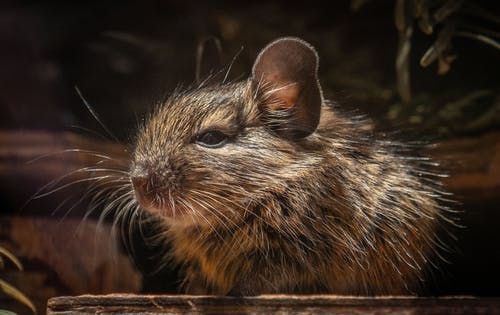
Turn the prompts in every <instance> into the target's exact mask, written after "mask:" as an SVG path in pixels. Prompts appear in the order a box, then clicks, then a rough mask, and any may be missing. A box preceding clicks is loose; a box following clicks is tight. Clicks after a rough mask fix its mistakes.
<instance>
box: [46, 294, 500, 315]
mask: <svg viewBox="0 0 500 315" xmlns="http://www.w3.org/2000/svg"><path fill="white" fill-rule="evenodd" d="M271 313H274V314H276V313H277V314H427V315H429V314H455V315H458V314H491V315H494V314H500V298H475V297H439V298H417V297H410V296H387V297H352V296H336V295H312V296H307V295H302V296H301V295H266V296H257V297H243V298H237V297H215V296H184V295H122V294H114V295H105V296H95V295H94V296H93V295H83V296H77V297H57V298H52V299H50V300H49V302H48V307H47V314H48V315H67V314H75V315H76V314H151V315H153V314H255V315H257V314H271Z"/></svg>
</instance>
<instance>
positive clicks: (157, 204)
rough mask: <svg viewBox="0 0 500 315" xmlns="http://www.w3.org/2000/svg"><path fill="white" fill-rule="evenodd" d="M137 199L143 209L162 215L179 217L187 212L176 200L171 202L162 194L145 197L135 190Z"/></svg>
mask: <svg viewBox="0 0 500 315" xmlns="http://www.w3.org/2000/svg"><path fill="white" fill-rule="evenodd" d="M135 200H136V201H137V203H138V204H139V206H141V208H142V209H143V210H145V211H148V212H150V213H153V214H157V215H160V216H162V217H169V218H174V217H179V216H182V215H183V214H184V213H185V212H186V211H184V209H183V208H182V207H179V206H176V204H175V203H174V202H169V201H168V200H165V199H164V198H162V197H161V196H156V198H154V199H151V198H147V197H144V196H142V195H141V194H139V193H137V191H135Z"/></svg>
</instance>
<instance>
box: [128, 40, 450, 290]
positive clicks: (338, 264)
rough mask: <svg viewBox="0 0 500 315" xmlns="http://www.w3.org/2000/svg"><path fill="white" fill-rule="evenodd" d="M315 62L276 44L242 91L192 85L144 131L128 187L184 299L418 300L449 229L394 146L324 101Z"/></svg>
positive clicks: (433, 194)
mask: <svg viewBox="0 0 500 315" xmlns="http://www.w3.org/2000/svg"><path fill="white" fill-rule="evenodd" d="M318 65H319V58H318V54H317V52H316V50H315V49H314V48H313V47H312V46H311V45H310V44H309V43H307V42H305V41H303V40H301V39H298V38H293V37H286V38H280V39H278V40H276V41H274V42H272V43H270V44H268V45H267V46H266V47H265V48H264V49H263V50H262V51H261V53H260V54H259V55H258V57H257V58H256V61H255V63H254V65H253V69H252V75H251V77H250V78H249V79H247V80H244V81H241V82H232V83H220V84H211V85H207V86H196V87H194V88H191V89H187V90H185V91H177V92H175V93H173V94H172V95H170V96H169V97H168V99H166V100H165V101H164V102H162V103H161V104H160V105H159V106H158V107H157V108H156V109H155V110H154V111H153V113H152V114H151V115H150V117H149V118H148V119H147V120H145V122H144V124H143V125H142V126H141V127H140V128H139V130H138V133H137V137H136V140H135V145H134V150H133V154H132V162H131V166H130V180H131V182H132V186H133V189H134V194H135V200H136V201H137V203H138V205H139V207H140V208H141V209H142V210H141V211H146V212H148V213H150V214H153V215H154V216H156V217H157V218H159V220H160V221H161V222H162V224H163V225H164V232H163V234H162V237H164V238H165V239H166V240H167V239H168V241H169V242H170V244H171V246H172V249H171V252H170V253H169V258H170V259H172V260H173V261H175V262H176V263H179V264H181V265H182V266H183V268H184V274H185V279H184V281H183V290H184V291H185V292H187V293H202V294H218V295H258V294H270V293H335V294H355V295H379V294H407V293H416V292H417V293H418V291H419V290H420V288H421V278H422V277H424V275H425V273H426V270H428V267H429V264H430V262H431V261H432V260H433V259H435V257H436V256H439V253H438V250H439V249H438V247H439V239H438V237H437V236H436V231H437V230H438V228H439V226H440V225H442V224H446V223H445V222H446V221H447V216H446V213H445V212H446V208H445V207H444V206H442V205H440V202H439V198H440V197H439V192H437V191H436V190H437V189H436V187H434V186H433V184H432V183H430V182H429V181H426V180H425V179H423V178H422V174H421V173H420V169H419V168H418V166H416V165H414V163H412V162H411V159H409V158H407V157H406V156H404V155H402V154H401V153H399V152H398V149H397V147H398V145H397V144H393V143H392V142H390V141H387V140H378V139H376V137H375V136H374V135H373V134H372V131H370V129H369V128H366V123H365V122H364V121H363V120H362V119H358V118H350V117H347V116H346V115H344V114H342V113H340V112H338V110H336V107H335V105H334V104H333V102H331V101H328V100H326V99H324V97H323V94H322V89H321V86H320V83H319V80H318Z"/></svg>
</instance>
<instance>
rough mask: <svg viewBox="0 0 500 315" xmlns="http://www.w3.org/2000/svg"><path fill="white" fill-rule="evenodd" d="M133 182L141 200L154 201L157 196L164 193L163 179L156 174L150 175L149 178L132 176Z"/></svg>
mask: <svg viewBox="0 0 500 315" xmlns="http://www.w3.org/2000/svg"><path fill="white" fill-rule="evenodd" d="M131 181H132V185H133V186H134V190H135V193H136V196H138V197H139V198H140V199H141V198H142V199H145V200H150V199H154V197H155V196H157V195H158V194H161V193H162V190H163V188H164V185H162V181H161V178H159V177H158V176H157V175H155V174H149V175H148V176H132V177H131Z"/></svg>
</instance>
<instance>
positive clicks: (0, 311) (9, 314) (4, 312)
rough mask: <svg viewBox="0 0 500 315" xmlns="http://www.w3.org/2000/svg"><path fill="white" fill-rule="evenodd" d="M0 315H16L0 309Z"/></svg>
mask: <svg viewBox="0 0 500 315" xmlns="http://www.w3.org/2000/svg"><path fill="white" fill-rule="evenodd" d="M0 315H17V314H16V313H14V312H11V311H7V310H1V309H0Z"/></svg>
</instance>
